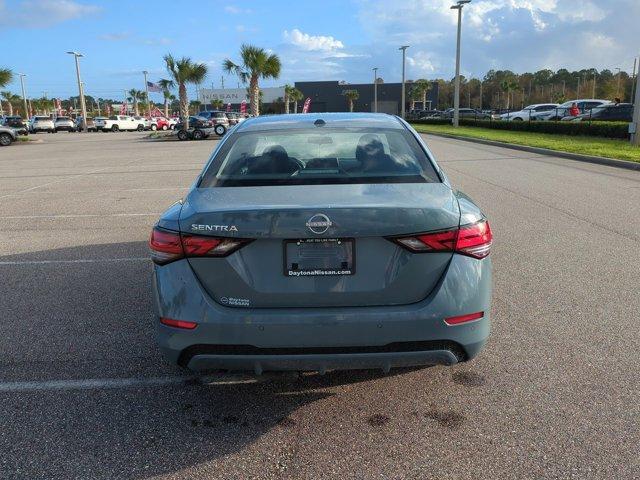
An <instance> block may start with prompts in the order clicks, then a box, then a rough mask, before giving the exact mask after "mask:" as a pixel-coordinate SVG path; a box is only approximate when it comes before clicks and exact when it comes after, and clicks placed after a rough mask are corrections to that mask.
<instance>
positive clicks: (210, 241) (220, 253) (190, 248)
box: [149, 227, 251, 265]
mask: <svg viewBox="0 0 640 480" xmlns="http://www.w3.org/2000/svg"><path fill="white" fill-rule="evenodd" d="M250 241H251V240H245V239H238V238H218V237H207V236H203V235H181V234H180V233H178V232H170V231H168V230H163V229H161V228H157V227H156V228H154V229H153V230H152V231H151V238H150V239H149V248H150V249H151V260H153V261H154V262H155V263H157V264H158V265H165V264H167V263H169V262H173V261H174V260H178V259H180V258H186V257H224V256H227V255H229V254H231V253H233V252H234V251H236V250H238V249H239V248H240V247H242V246H244V245H246V244H247V243H249V242H250Z"/></svg>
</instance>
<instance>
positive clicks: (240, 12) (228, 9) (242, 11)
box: [224, 5, 253, 15]
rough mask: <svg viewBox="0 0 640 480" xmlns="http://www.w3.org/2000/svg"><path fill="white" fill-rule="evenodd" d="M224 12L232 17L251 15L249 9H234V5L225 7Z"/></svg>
mask: <svg viewBox="0 0 640 480" xmlns="http://www.w3.org/2000/svg"><path fill="white" fill-rule="evenodd" d="M224 11H225V12H227V13H230V14H232V15H249V14H250V13H253V11H252V10H251V9H250V8H240V7H236V6H235V5H227V6H225V7H224Z"/></svg>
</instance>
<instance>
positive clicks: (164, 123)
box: [150, 117, 169, 131]
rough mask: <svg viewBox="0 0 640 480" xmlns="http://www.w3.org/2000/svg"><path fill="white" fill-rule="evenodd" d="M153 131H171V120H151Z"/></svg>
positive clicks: (157, 118)
mask: <svg viewBox="0 0 640 480" xmlns="http://www.w3.org/2000/svg"><path fill="white" fill-rule="evenodd" d="M150 123H151V130H153V131H156V130H169V120H167V119H166V118H164V117H152V118H151V120H150Z"/></svg>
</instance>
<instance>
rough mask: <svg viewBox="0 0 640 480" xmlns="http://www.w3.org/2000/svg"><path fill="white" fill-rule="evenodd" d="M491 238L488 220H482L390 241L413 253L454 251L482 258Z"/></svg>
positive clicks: (487, 249)
mask: <svg viewBox="0 0 640 480" xmlns="http://www.w3.org/2000/svg"><path fill="white" fill-rule="evenodd" d="M492 239H493V235H492V233H491V227H489V222H487V221H486V220H482V221H481V222H477V223H473V224H471V225H463V226H461V227H460V228H454V229H451V230H444V231H439V232H430V233H423V234H420V235H415V236H412V237H396V238H391V241H393V242H396V243H398V244H399V245H401V246H403V247H404V248H406V249H407V250H410V251H412V252H414V253H425V252H455V253H460V254H462V255H468V256H470V257H474V258H484V257H486V256H487V255H489V251H490V250H491V242H492Z"/></svg>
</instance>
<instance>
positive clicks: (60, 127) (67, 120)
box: [53, 117, 77, 132]
mask: <svg viewBox="0 0 640 480" xmlns="http://www.w3.org/2000/svg"><path fill="white" fill-rule="evenodd" d="M53 125H54V126H55V128H56V132H63V131H66V132H75V131H76V130H77V127H76V124H75V123H74V121H73V120H72V119H71V117H56V119H55V120H54V121H53Z"/></svg>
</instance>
